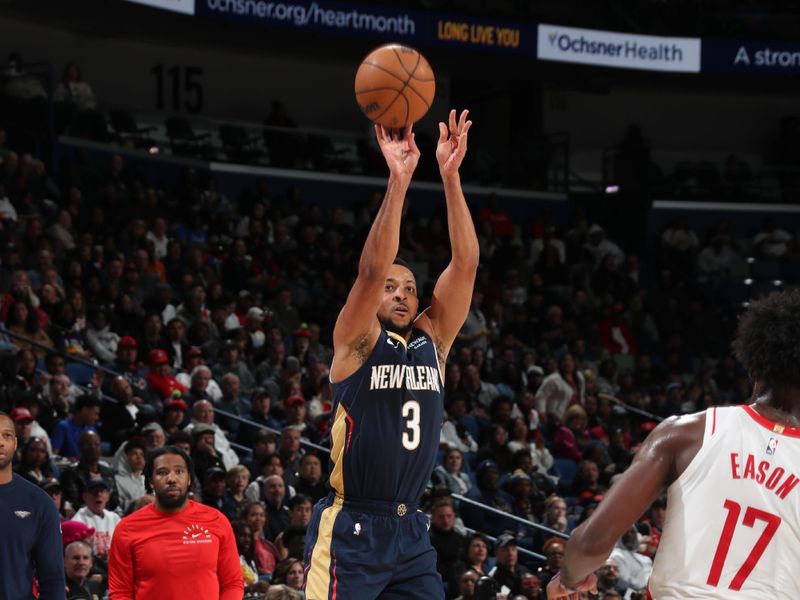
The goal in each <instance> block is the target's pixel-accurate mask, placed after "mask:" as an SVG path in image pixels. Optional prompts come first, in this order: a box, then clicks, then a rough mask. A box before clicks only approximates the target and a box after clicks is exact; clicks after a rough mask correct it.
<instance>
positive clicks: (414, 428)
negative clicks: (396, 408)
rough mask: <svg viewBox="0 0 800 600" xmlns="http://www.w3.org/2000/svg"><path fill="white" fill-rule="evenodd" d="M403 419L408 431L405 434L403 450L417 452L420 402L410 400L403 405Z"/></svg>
mask: <svg viewBox="0 0 800 600" xmlns="http://www.w3.org/2000/svg"><path fill="white" fill-rule="evenodd" d="M402 412H403V418H404V419H405V420H406V431H404V432H403V448H405V449H406V450H416V449H417V446H419V412H420V411H419V402H417V401H416V400H409V401H408V402H406V403H405V404H403V411H402Z"/></svg>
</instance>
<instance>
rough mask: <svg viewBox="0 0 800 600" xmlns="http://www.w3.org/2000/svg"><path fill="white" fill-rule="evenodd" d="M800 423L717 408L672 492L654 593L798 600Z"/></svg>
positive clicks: (680, 598) (675, 598) (673, 599)
mask: <svg viewBox="0 0 800 600" xmlns="http://www.w3.org/2000/svg"><path fill="white" fill-rule="evenodd" d="M799 471H800V428H793V427H784V426H782V425H778V424H777V423H773V422H772V421H769V420H768V419H765V418H764V417H762V416H761V415H759V414H758V413H757V412H756V411H755V410H753V409H752V408H751V407H749V406H732V407H725V408H722V407H718V408H710V409H708V411H707V412H706V428H705V434H704V436H703V446H702V448H701V449H700V451H699V452H698V453H697V456H695V458H694V460H692V462H691V463H690V464H689V466H688V467H687V468H686V470H685V471H684V472H683V474H682V475H681V476H680V477H679V478H678V479H677V480H676V481H675V482H674V483H673V484H672V485H671V486H670V487H669V489H668V490H667V516H666V524H665V526H664V530H663V534H662V536H661V542H660V543H659V545H658V551H657V553H656V559H655V564H654V565H653V574H652V576H651V577H650V583H649V586H648V588H649V597H650V598H652V600H685V599H686V598H700V599H702V598H709V599H715V600H718V599H725V600H766V599H770V600H798V599H800V485H799V484H800V478H798V475H797V473H798V472H799Z"/></svg>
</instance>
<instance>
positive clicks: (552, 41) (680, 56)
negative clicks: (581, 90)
mask: <svg viewBox="0 0 800 600" xmlns="http://www.w3.org/2000/svg"><path fill="white" fill-rule="evenodd" d="M538 33H539V35H538V40H537V57H538V58H539V59H541V60H555V61H561V62H573V63H582V64H589V65H598V66H603V67H614V68H620V69H644V70H649V71H675V72H684V73H698V72H699V71H700V39H699V38H668V37H661V36H654V35H634V34H630V33H618V32H614V31H599V30H595V29H578V28H575V27H560V26H558V25H546V24H541V25H539V32H538Z"/></svg>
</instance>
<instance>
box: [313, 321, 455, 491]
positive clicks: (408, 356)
mask: <svg viewBox="0 0 800 600" xmlns="http://www.w3.org/2000/svg"><path fill="white" fill-rule="evenodd" d="M443 404H444V385H443V383H442V377H441V373H440V372H439V361H438V357H437V355H436V349H435V347H434V343H433V340H432V339H431V338H430V336H429V335H428V334H426V333H425V332H423V331H421V330H419V329H415V330H414V331H413V333H412V336H411V340H410V341H409V343H408V346H406V341H405V339H404V338H402V337H400V336H398V335H397V334H394V333H391V332H387V331H385V330H383V329H381V333H380V335H379V336H378V341H377V343H376V344H375V348H374V349H373V350H372V354H370V356H369V358H368V359H367V361H366V362H365V363H364V364H363V365H361V367H360V368H359V369H358V370H357V371H356V372H355V373H353V374H352V375H350V376H349V377H348V378H346V379H344V380H343V381H341V382H338V383H334V384H333V411H332V412H333V427H332V429H331V439H332V448H331V460H330V467H329V468H330V485H331V487H332V488H333V490H334V491H335V492H336V493H337V494H339V495H341V496H344V497H345V498H362V499H371V500H381V501H387V502H392V501H400V502H409V503H416V502H418V501H419V499H420V497H421V496H422V492H423V491H424V490H425V486H426V484H427V482H428V479H429V478H430V475H431V472H432V471H433V467H434V465H435V462H436V453H437V451H438V448H439V434H440V431H441V427H442V409H443Z"/></svg>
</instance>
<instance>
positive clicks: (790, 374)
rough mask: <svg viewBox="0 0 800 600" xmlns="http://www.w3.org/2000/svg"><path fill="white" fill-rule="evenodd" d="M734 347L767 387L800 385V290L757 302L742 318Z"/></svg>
mask: <svg viewBox="0 0 800 600" xmlns="http://www.w3.org/2000/svg"><path fill="white" fill-rule="evenodd" d="M733 350H734V353H735V355H736V358H737V359H739V361H740V362H741V363H742V364H743V365H744V367H745V369H747V372H748V373H749V374H750V377H751V378H752V379H754V380H756V381H759V382H761V383H762V384H763V385H764V386H766V389H773V388H776V387H777V388H780V387H795V388H797V387H800V370H798V369H797V365H798V364H800V291H796V290H793V291H791V292H774V293H772V294H770V295H769V296H767V297H766V298H762V299H760V300H756V301H755V302H753V303H752V304H751V305H750V308H749V309H748V310H747V312H745V313H744V314H743V315H742V316H741V317H740V318H739V326H738V329H737V332H736V339H735V341H734V342H733Z"/></svg>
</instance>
